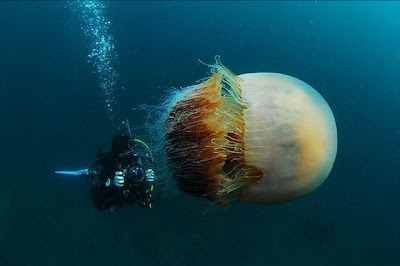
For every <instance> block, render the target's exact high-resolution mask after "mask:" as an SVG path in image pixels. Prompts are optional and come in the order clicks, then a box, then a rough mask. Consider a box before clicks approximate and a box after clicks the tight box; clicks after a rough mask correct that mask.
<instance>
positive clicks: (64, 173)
mask: <svg viewBox="0 0 400 266" xmlns="http://www.w3.org/2000/svg"><path fill="white" fill-rule="evenodd" d="M54 173H56V174H60V175H74V176H77V175H88V174H89V169H82V170H78V171H55V172H54Z"/></svg>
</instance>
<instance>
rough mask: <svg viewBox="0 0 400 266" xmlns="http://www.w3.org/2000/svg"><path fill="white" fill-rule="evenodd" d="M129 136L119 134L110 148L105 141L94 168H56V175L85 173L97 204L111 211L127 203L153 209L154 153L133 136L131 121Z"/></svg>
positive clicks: (98, 207) (99, 207) (100, 207)
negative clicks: (74, 169)
mask: <svg viewBox="0 0 400 266" xmlns="http://www.w3.org/2000/svg"><path fill="white" fill-rule="evenodd" d="M126 124H127V128H128V133H129V134H128V135H117V136H115V137H114V138H113V140H112V141H111V150H106V149H105V147H106V146H107V145H108V144H110V142H108V143H105V144H103V146H102V147H101V148H100V150H99V151H98V153H97V155H96V159H95V161H94V164H93V167H92V168H90V169H83V170H78V171H56V172H55V173H56V174H64V175H74V176H86V178H87V179H88V180H89V181H90V182H91V183H92V187H91V195H92V199H93V203H94V206H95V207H96V208H97V209H98V210H101V211H104V210H107V211H108V212H110V213H112V212H114V211H115V210H117V209H120V208H121V207H122V206H123V205H124V204H125V203H127V204H133V203H136V204H137V205H139V206H141V207H146V208H152V207H153V206H154V205H155V204H157V202H158V196H159V193H155V181H156V177H155V173H154V171H153V169H152V168H151V167H152V164H153V156H152V153H151V150H150V148H149V147H148V146H147V144H146V143H145V142H143V141H141V140H139V139H136V138H133V137H132V134H131V131H130V127H129V122H128V121H127V123H126Z"/></svg>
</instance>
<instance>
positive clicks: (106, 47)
mask: <svg viewBox="0 0 400 266" xmlns="http://www.w3.org/2000/svg"><path fill="white" fill-rule="evenodd" d="M68 4H69V6H70V7H71V8H72V10H73V12H74V13H75V14H78V16H79V18H80V25H81V29H82V30H83V33H84V35H85V38H86V41H87V44H88V46H89V49H90V52H89V54H88V62H89V63H90V64H91V65H92V66H93V70H94V73H95V74H96V75H97V77H98V80H99V83H100V88H101V93H102V96H103V97H104V100H105V103H106V107H107V114H108V118H109V119H110V120H111V122H112V123H113V125H114V126H116V124H117V125H118V126H119V125H120V123H121V121H116V120H117V119H118V118H116V110H115V109H116V106H117V101H116V98H115V93H116V91H117V90H118V89H123V87H122V86H121V83H120V80H119V74H118V72H117V71H116V69H115V67H116V66H117V65H118V54H117V52H116V51H115V45H114V43H115V40H114V37H113V35H112V34H111V33H110V32H111V30H110V24H111V22H110V21H109V20H108V19H107V17H106V14H105V13H106V9H107V7H108V3H107V2H104V1H100V0H95V1H70V2H68ZM118 120H121V119H118Z"/></svg>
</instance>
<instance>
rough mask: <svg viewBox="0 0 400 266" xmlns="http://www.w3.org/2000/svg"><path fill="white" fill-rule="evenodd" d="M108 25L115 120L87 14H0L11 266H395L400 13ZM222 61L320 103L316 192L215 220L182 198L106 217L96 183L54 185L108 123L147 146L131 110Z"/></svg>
mask: <svg viewBox="0 0 400 266" xmlns="http://www.w3.org/2000/svg"><path fill="white" fill-rule="evenodd" d="M104 12H105V16H106V18H107V19H108V20H109V21H110V22H111V24H110V27H109V28H108V29H107V30H108V33H109V34H112V36H113V40H112V43H113V45H114V50H113V51H112V52H113V53H112V56H116V55H118V57H117V58H114V57H113V58H111V61H112V67H113V71H114V70H115V73H117V74H118V77H116V78H115V80H114V81H115V82H116V84H117V85H115V89H114V90H113V91H112V97H115V109H113V111H112V112H114V113H117V114H116V116H113V118H110V109H109V108H108V107H107V105H106V100H107V95H105V94H104V91H102V88H101V82H102V79H101V78H99V73H98V72H97V73H93V72H94V71H95V70H96V69H95V68H94V65H93V61H91V62H88V55H89V54H91V52H92V48H93V47H91V44H90V41H91V40H90V38H89V39H88V37H87V36H85V34H84V31H83V30H82V29H81V27H82V25H81V23H82V18H81V17H80V16H79V14H78V12H76V10H75V11H74V10H73V9H71V8H70V7H69V6H68V4H67V3H65V2H39V3H37V2H33V1H32V2H3V1H2V2H0V91H1V98H0V99H1V104H0V119H1V124H2V127H1V130H0V139H1V143H0V144H1V163H0V170H1V185H0V265H193V266H194V265H399V264H400V255H399V254H400V248H399V247H400V243H399V233H400V230H399V222H400V212H399V207H398V202H399V199H398V191H399V188H400V186H399V185H400V184H399V178H400V174H399V172H400V140H399V139H400V108H399V106H400V73H399V72H400V4H399V2H361V1H360V2H320V1H316V2H308V3H304V2H299V3H297V2H218V3H213V2H188V3H186V2H179V1H178V2H117V3H110V4H109V5H107V7H106V9H105V10H104ZM215 55H220V56H221V59H222V61H223V63H224V64H225V65H226V66H227V67H229V68H230V69H231V70H232V71H234V72H235V73H237V74H241V73H245V72H279V73H284V74H288V75H291V76H294V77H297V78H299V79H301V80H303V81H305V82H307V83H308V84H310V85H311V86H313V87H314V88H316V89H317V90H318V91H319V92H320V93H321V94H322V95H323V97H324V98H325V99H326V101H327V102H328V103H329V105H330V106H331V108H332V110H333V113H334V115H335V118H336V123H337V127H338V140H339V144H338V145H339V146H338V155H337V159H336V162H335V165H334V168H333V171H332V173H331V175H330V176H329V178H328V179H327V181H326V182H325V183H324V184H323V185H322V186H321V187H320V188H319V189H318V190H317V191H315V192H314V193H312V194H310V195H308V196H306V197H304V198H301V199H298V200H295V201H293V202H289V203H285V204H280V205H254V204H237V205H235V206H232V207H230V208H211V209H210V210H209V211H208V212H206V213H205V215H203V212H204V211H205V210H206V209H207V208H208V207H209V203H208V202H206V201H204V200H201V199H198V198H192V197H189V196H176V197H170V198H167V199H165V200H164V201H162V202H161V203H160V205H159V206H158V207H157V208H155V209H151V210H148V209H142V208H138V207H135V206H128V207H127V208H123V209H122V210H121V211H119V212H117V213H114V214H113V215H108V214H106V213H101V212H98V211H97V210H96V209H95V208H94V207H93V206H92V202H91V198H90V193H89V189H90V188H89V185H88V183H86V182H84V181H82V180H77V179H75V178H64V179H61V178H56V177H55V176H54V175H53V174H52V172H53V171H54V170H57V169H82V168H85V167H86V166H87V165H88V164H89V163H90V162H91V161H92V159H93V157H94V155H95V153H96V150H97V148H98V147H99V145H100V144H101V143H104V142H106V141H108V140H109V139H110V138H111V137H112V136H113V135H114V134H115V133H117V132H118V126H115V125H114V124H115V123H114V124H113V121H112V120H114V121H115V120H118V119H119V118H120V117H124V118H129V120H130V122H131V124H134V125H135V131H136V133H137V134H139V135H142V136H143V137H144V138H146V135H145V132H144V130H143V128H142V125H143V122H144V121H145V117H146V112H143V111H133V110H132V108H134V107H137V106H139V105H140V104H149V105H157V104H159V103H160V100H161V99H162V97H163V95H165V91H166V90H168V89H170V88H172V87H175V88H179V87H184V86H188V85H192V84H194V83H195V81H197V80H199V79H201V78H203V77H206V76H207V75H209V69H208V68H207V67H205V66H204V65H202V64H200V63H199V62H198V61H197V60H198V59H201V60H202V61H205V62H208V63H212V62H213V60H214V56H215ZM114 59H116V60H114ZM111 72H112V71H111ZM111 72H110V73H111ZM113 86H114V85H113ZM112 99H114V98H112ZM113 104H114V102H113ZM115 117H117V118H115Z"/></svg>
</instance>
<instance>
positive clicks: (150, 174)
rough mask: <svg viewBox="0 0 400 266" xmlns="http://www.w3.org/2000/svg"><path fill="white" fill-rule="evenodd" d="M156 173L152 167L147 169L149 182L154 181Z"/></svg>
mask: <svg viewBox="0 0 400 266" xmlns="http://www.w3.org/2000/svg"><path fill="white" fill-rule="evenodd" d="M154 178H155V174H154V171H153V170H152V169H147V171H146V179H147V181H148V182H154Z"/></svg>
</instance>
